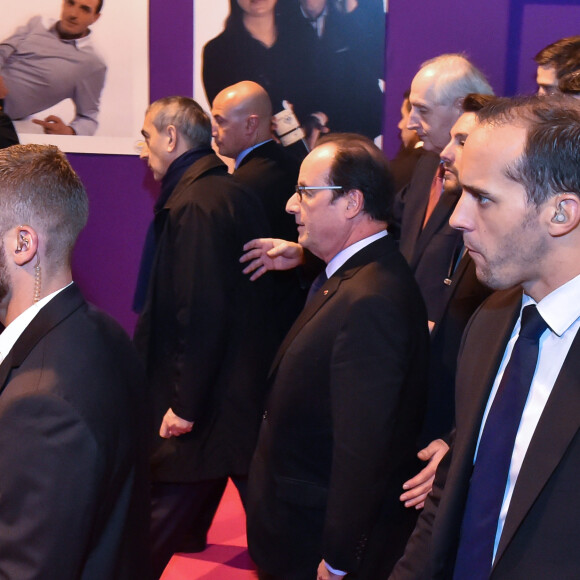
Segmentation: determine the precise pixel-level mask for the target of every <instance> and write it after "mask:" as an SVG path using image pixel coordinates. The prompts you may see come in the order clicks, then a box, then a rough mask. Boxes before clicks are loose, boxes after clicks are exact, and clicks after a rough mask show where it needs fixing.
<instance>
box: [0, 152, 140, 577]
mask: <svg viewBox="0 0 580 580" xmlns="http://www.w3.org/2000/svg"><path fill="white" fill-rule="evenodd" d="M0 190H1V191H2V195H1V196H0V235H1V239H2V243H1V252H0V320H1V321H2V323H3V324H4V325H5V326H6V328H5V330H4V331H3V333H2V334H1V335H0V359H1V360H2V363H1V364H0V469H1V470H2V477H0V529H1V530H2V532H1V533H0V576H2V577H3V578H19V579H20V578H43V579H44V578H46V579H48V580H57V579H58V580H63V579H70V580H73V579H79V578H82V579H86V580H88V579H95V580H96V579H100V578H111V579H119V580H120V579H126V580H129V579H134V580H137V579H141V578H149V577H150V571H149V559H148V546H149V538H148V535H147V527H148V521H149V520H148V516H149V507H148V501H147V500H148V478H147V448H148V445H147V440H148V436H147V430H148V420H149V408H148V404H147V403H148V397H147V393H146V386H145V377H144V372H143V369H142V367H141V365H140V363H139V360H138V357H137V353H136V352H135V351H134V349H133V347H132V345H131V343H130V341H129V338H128V337H127V336H126V335H125V333H124V332H123V331H122V329H121V328H120V327H119V326H118V325H117V324H116V323H115V322H114V321H113V320H111V319H110V318H109V317H108V316H106V315H105V314H104V313H102V312H99V311H97V310H96V309H95V308H93V307H92V306H89V305H88V304H87V303H86V302H85V300H84V298H83V297H82V295H81V293H80V290H79V288H78V287H77V286H76V285H75V284H74V283H73V282H72V274H71V264H70V262H71V254H72V251H73V247H74V244H75V241H76V238H77V236H78V234H79V232H80V231H81V230H82V228H83V227H84V225H85V223H86V220H87V216H88V199H87V196H86V193H85V190H84V188H83V186H82V183H81V182H80V180H79V178H78V177H77V175H76V174H75V173H74V172H73V170H72V168H71V167H70V165H69V164H68V162H67V160H66V158H65V157H64V155H63V154H62V153H61V152H60V151H59V150H58V149H57V148H56V147H53V146H40V145H26V146H23V145H15V146H14V147H11V148H9V149H4V150H3V151H1V152H0Z"/></svg>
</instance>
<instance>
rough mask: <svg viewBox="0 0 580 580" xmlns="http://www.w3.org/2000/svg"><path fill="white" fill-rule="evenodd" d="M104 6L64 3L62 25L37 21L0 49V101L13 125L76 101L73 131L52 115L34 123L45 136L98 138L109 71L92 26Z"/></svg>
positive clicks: (78, 0)
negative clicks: (99, 52)
mask: <svg viewBox="0 0 580 580" xmlns="http://www.w3.org/2000/svg"><path fill="white" fill-rule="evenodd" d="M102 7H103V0H63V3H62V11H61V16H60V20H58V21H57V22H54V21H47V22H45V21H44V20H43V18H42V17H41V16H35V17H33V18H31V19H30V21H29V22H28V23H27V24H25V25H24V26H21V27H19V28H18V29H17V30H16V32H15V33H14V34H13V35H12V36H10V37H9V38H6V39H5V40H3V41H2V42H1V43H0V99H4V110H5V112H6V114H7V115H8V116H9V117H10V118H12V119H23V118H25V117H28V116H30V115H34V114H35V113H38V112H40V111H43V110H44V109H48V108H49V107H52V106H53V105H56V104H57V103H59V102H60V101H63V100H64V99H68V98H70V99H72V101H73V103H74V105H75V109H76V112H75V118H74V119H73V120H72V122H71V123H70V125H67V124H66V123H65V122H64V121H63V120H62V119H61V118H60V117H57V116H55V115H49V116H48V117H46V119H34V120H33V122H34V123H36V124H37V125H40V126H41V127H42V128H43V129H44V132H45V133H48V134H53V135H93V134H94V133H95V131H96V130H97V127H98V125H99V123H98V120H97V118H98V115H99V101H100V97H101V92H102V90H103V85H104V83H105V74H106V72H107V65H106V64H105V63H104V62H103V60H102V58H101V57H100V56H99V55H98V54H97V53H96V52H95V49H94V47H93V45H92V42H91V34H92V33H91V30H90V28H89V27H90V26H91V25H92V24H94V23H95V22H96V21H97V20H98V19H99V17H100V15H101V8H102Z"/></svg>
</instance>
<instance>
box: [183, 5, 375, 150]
mask: <svg viewBox="0 0 580 580" xmlns="http://www.w3.org/2000/svg"><path fill="white" fill-rule="evenodd" d="M385 28H386V19H385V3H384V2H383V0H326V1H322V2H321V1H320V0H316V1H313V0H262V1H261V2H251V1H250V0H213V1H212V2H211V4H209V3H208V2H203V1H200V0H198V1H197V2H194V51H195V55H194V98H195V99H196V100H198V101H199V102H200V104H202V106H204V108H207V109H208V110H209V109H210V108H211V101H212V100H213V99H214V98H215V96H216V94H217V93H218V92H219V91H220V90H222V89H223V88H225V87H227V86H229V85H232V84H234V83H236V82H239V81H242V80H252V81H255V82H258V83H259V84H261V85H262V86H263V87H264V88H265V89H266V90H267V91H268V93H269V94H270V98H271V100H272V105H273V111H274V113H275V114H276V113H278V112H280V111H282V110H283V109H285V108H289V107H291V108H292V109H293V110H294V112H295V114H296V116H297V117H298V119H299V121H300V123H301V124H302V126H303V127H305V128H306V129H307V131H308V130H310V129H311V128H313V127H314V128H315V127H317V126H318V127H320V126H324V128H325V129H326V128H328V130H330V131H350V132H356V133H362V134H364V135H367V136H368V137H370V138H373V139H374V138H376V137H377V136H379V135H380V134H381V132H382V115H383V100H384V99H383V87H384V83H383V78H384V58H385V48H384V47H385Z"/></svg>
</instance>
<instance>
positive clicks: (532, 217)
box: [390, 96, 580, 580]
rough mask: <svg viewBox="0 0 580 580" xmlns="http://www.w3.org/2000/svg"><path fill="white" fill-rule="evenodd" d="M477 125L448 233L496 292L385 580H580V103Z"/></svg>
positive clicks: (507, 109) (532, 103) (528, 101)
mask: <svg viewBox="0 0 580 580" xmlns="http://www.w3.org/2000/svg"><path fill="white" fill-rule="evenodd" d="M477 117H478V124H477V126H476V127H475V129H473V130H472V131H471V132H470V134H469V136H468V137H467V140H466V142H465V148H464V151H463V157H462V165H461V167H460V170H459V179H460V182H461V184H462V187H463V193H462V196H461V198H460V200H459V202H458V204H457V206H456V208H455V211H454V213H453V215H452V216H451V219H450V223H451V225H452V226H453V227H454V228H456V229H458V230H459V231H461V232H462V234H463V241H464V243H465V246H466V248H467V250H468V252H469V255H470V256H471V258H472V260H473V261H474V263H475V268H476V273H477V277H478V278H479V280H480V281H482V282H483V283H484V284H486V285H487V286H489V287H491V288H493V289H495V290H498V292H496V293H494V294H493V295H492V296H490V298H488V300H487V301H485V302H484V303H483V304H482V306H481V307H480V308H479V309H478V310H477V311H476V313H475V314H474V316H473V317H472V318H471V320H470V322H469V323H468V326H467V328H466V331H465V334H464V336H463V341H462V345H461V350H460V353H459V359H458V366H457V380H456V394H455V401H456V413H455V417H456V430H455V434H454V436H453V438H452V442H451V447H450V450H449V452H448V453H447V455H446V456H445V457H444V458H443V460H442V461H441V463H440V464H439V467H438V470H437V473H436V476H435V483H434V486H433V491H432V492H431V494H430V495H429V496H428V497H427V500H426V502H425V508H424V510H423V512H422V514H421V517H420V518H419V522H418V524H417V527H416V528H415V531H414V532H413V535H412V536H411V539H410V540H409V543H408V545H407V549H406V551H405V555H404V556H403V558H402V559H401V560H400V561H399V563H398V564H397V566H396V568H395V570H394V571H393V574H392V575H391V577H390V578H391V579H392V580H415V579H417V578H453V580H487V579H492V580H519V579H521V580H523V579H525V580H540V579H544V578H575V577H576V576H577V575H578V570H579V569H580V554H579V552H578V545H579V544H580V528H579V526H578V513H579V512H580V499H579V497H578V494H577V493H576V489H577V485H578V481H579V478H580V379H579V377H580V362H579V361H580V336H579V335H578V330H579V328H580V103H578V102H577V101H576V100H575V99H570V98H567V97H556V96H543V97H528V98H520V99H499V100H498V101H496V102H495V103H493V104H491V105H488V106H487V107H484V108H483V109H482V110H481V111H479V112H478V113H477Z"/></svg>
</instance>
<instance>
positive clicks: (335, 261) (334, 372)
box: [247, 136, 429, 580]
mask: <svg viewBox="0 0 580 580" xmlns="http://www.w3.org/2000/svg"><path fill="white" fill-rule="evenodd" d="M391 179H392V178H391V176H390V173H389V171H388V168H387V163H386V160H385V158H384V157H383V155H382V153H381V152H380V151H379V150H378V149H377V148H376V147H375V146H374V145H373V144H372V142H371V141H369V140H367V139H365V138H363V137H360V136H354V137H353V136H346V137H342V138H341V139H340V140H339V141H337V142H334V143H333V142H330V143H326V144H324V145H321V146H319V147H316V148H315V149H314V150H313V151H312V152H311V153H310V154H309V155H308V156H307V157H306V159H305V160H304V162H303V163H302V166H301V169H300V176H299V180H298V186H297V188H296V193H295V194H294V195H293V196H292V197H291V198H290V199H289V201H288V204H287V210H288V212H290V213H291V214H292V215H293V216H294V218H295V220H296V224H297V227H298V234H299V237H298V239H299V242H300V244H301V246H302V247H304V248H307V249H308V250H310V251H311V252H312V253H313V254H315V255H316V256H318V257H319V258H320V259H322V260H323V261H324V263H325V264H326V267H325V270H324V272H323V274H324V276H323V277H321V278H319V279H318V280H316V281H315V283H314V284H313V288H312V291H311V296H310V297H309V300H308V301H307V303H306V306H305V307H304V310H303V311H302V312H301V314H300V315H299V317H298V319H297V320H296V322H295V323H294V325H293V326H292V328H291V329H290V331H289V333H288V335H287V336H286V338H285V339H284V342H283V343H282V346H281V347H280V349H279V351H278V354H277V355H276V358H275V359H274V363H273V365H272V369H271V371H270V380H271V383H272V387H271V388H272V390H271V394H270V396H269V400H268V404H267V407H266V412H265V413H264V420H263V422H262V428H261V431H260V437H259V441H258V445H257V449H256V453H255V455H254V458H253V461H252V466H251V470H250V479H249V488H248V507H247V521H248V546H249V549H250V554H251V556H252V557H253V558H254V560H255V562H256V564H257V566H258V569H259V576H260V578H264V579H271V578H283V579H284V580H299V579H310V578H315V577H316V570H317V568H318V577H319V578H323V579H329V578H340V577H342V576H344V575H345V574H346V573H348V572H352V573H355V574H356V573H358V574H360V577H362V578H371V577H372V578H375V577H382V576H384V575H386V574H387V573H388V571H389V570H390V569H391V567H392V565H393V563H394V561H395V560H396V559H397V557H398V556H397V555H398V554H400V553H401V550H402V547H403V545H404V544H405V541H406V538H407V535H408V534H409V531H410V528H411V527H412V526H413V521H414V519H415V515H414V514H413V512H412V511H411V510H407V509H405V508H404V506H403V505H402V504H400V502H399V500H398V495H399V492H398V488H399V487H400V485H402V482H403V481H405V479H406V478H407V477H408V476H410V475H411V474H412V473H414V471H415V470H416V469H417V460H416V458H415V451H416V447H415V442H416V439H417V435H418V432H419V429H420V426H421V419H422V411H423V404H422V403H423V402H424V400H425V395H426V393H425V376H424V370H425V368H426V363H427V355H428V340H429V339H428V332H427V324H426V314H425V309H424V305H423V301H422V299H421V296H420V293H419V290H418V288H417V286H416V284H415V282H414V280H413V277H412V274H411V272H410V271H409V268H408V266H407V264H406V263H405V261H404V259H403V257H402V256H401V255H400V254H399V253H398V252H397V250H396V248H395V245H394V242H393V241H392V240H391V239H390V237H389V236H388V235H387V232H386V223H387V220H388V218H389V212H390V207H391V204H392V196H393V186H392V181H391ZM295 246H296V245H295ZM266 277H267V276H266ZM326 277H327V278H328V279H327V280H326V281H324V279H325V278H326ZM317 286H320V287H319V288H318V290H316V288H317Z"/></svg>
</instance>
